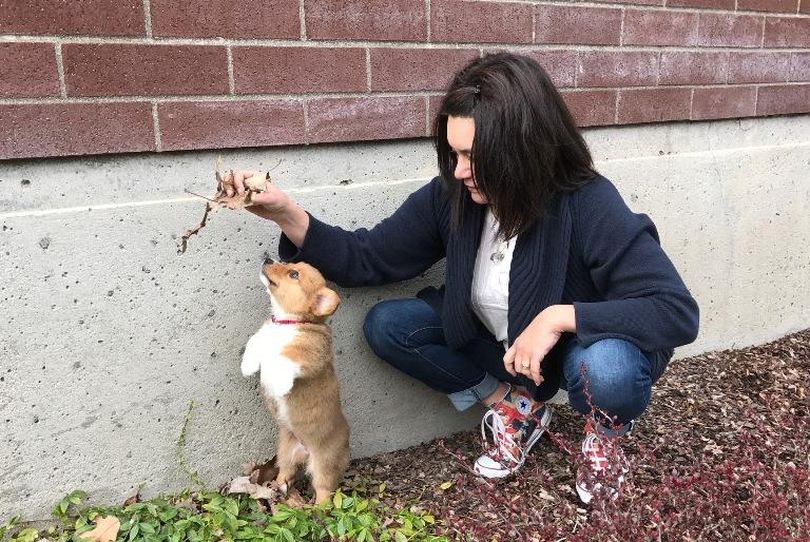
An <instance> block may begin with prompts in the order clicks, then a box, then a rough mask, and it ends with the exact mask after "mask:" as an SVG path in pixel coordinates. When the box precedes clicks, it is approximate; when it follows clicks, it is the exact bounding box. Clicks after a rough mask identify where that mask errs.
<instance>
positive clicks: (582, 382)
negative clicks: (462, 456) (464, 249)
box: [363, 298, 669, 434]
mask: <svg viewBox="0 0 810 542" xmlns="http://www.w3.org/2000/svg"><path fill="white" fill-rule="evenodd" d="M363 331H364V333H365V335H366V339H367V340H368V343H369V345H370V346H371V349H372V350H374V352H375V353H376V354H377V355H378V356H379V357H380V358H382V359H383V360H385V361H387V362H388V363H390V364H391V365H393V366H394V367H396V368H397V369H399V370H401V371H402V372H404V373H406V374H408V375H410V376H412V377H414V378H416V379H417V380H420V381H421V382H423V383H424V384H426V385H428V386H429V387H431V388H433V389H434V390H437V391H440V392H442V393H445V394H447V395H448V396H449V398H450V401H451V402H452V403H453V405H454V406H455V407H456V408H457V409H458V410H465V409H467V408H469V407H471V406H472V405H474V404H475V403H477V402H479V401H481V400H482V399H483V398H485V397H487V396H489V395H491V394H492V393H493V392H494V391H495V389H496V388H497V387H498V384H499V382H508V383H510V384H515V385H518V386H522V387H524V388H526V389H527V390H529V392H530V393H532V395H533V396H534V398H535V399H536V400H538V401H547V400H548V399H550V398H551V397H553V396H554V394H555V393H556V392H557V390H559V389H564V390H566V391H567V392H568V400H569V402H570V403H571V406H572V407H573V408H574V409H576V410H577V411H579V412H581V413H582V414H588V413H590V411H591V405H593V406H594V407H596V408H597V409H598V410H601V411H602V412H604V413H606V414H607V415H608V416H609V417H610V418H611V420H604V419H601V418H599V419H600V422H601V425H602V428H601V430H602V431H604V432H606V433H610V432H613V431H611V430H609V429H607V428H608V427H609V426H612V425H616V424H618V426H619V428H618V430H616V431H615V432H616V433H618V434H621V433H624V432H626V430H627V429H629V427H630V425H629V422H631V421H632V420H634V419H635V418H637V417H638V416H640V415H641V414H642V413H643V412H644V411H645V410H646V408H647V405H648V404H649V402H650V393H651V389H652V385H653V383H654V382H655V381H656V380H658V378H660V376H661V375H662V374H663V372H664V369H665V368H666V365H667V363H668V362H669V353H668V352H642V351H641V350H640V349H639V348H638V347H637V346H636V345H634V344H633V343H631V342H628V341H624V340H621V339H604V340H601V341H597V342H595V343H593V344H591V345H589V346H588V347H583V346H582V345H581V344H580V343H579V341H578V340H577V339H576V338H575V337H573V336H570V335H566V336H564V337H565V338H564V339H562V340H563V341H564V344H561V348H558V349H555V351H557V352H558V355H556V356H547V358H546V359H545V360H543V363H542V366H541V370H542V373H543V378H544V381H543V383H542V384H541V385H540V386H536V385H535V384H534V383H533V382H532V381H531V380H529V379H528V378H527V377H525V376H523V375H518V376H517V377H513V376H512V375H510V374H509V373H507V372H506V370H505V369H504V366H503V355H504V347H503V345H502V344H501V343H500V342H498V341H497V340H496V339H495V338H494V337H493V336H492V335H491V334H489V333H487V332H486V331H482V332H481V333H480V334H479V335H478V336H477V337H475V338H474V339H473V340H471V341H470V342H469V343H467V344H466V345H465V346H464V347H463V348H461V349H459V350H451V349H450V348H449V347H448V346H447V343H446V342H445V339H444V331H443V329H442V324H441V320H440V319H439V316H438V315H437V314H436V313H435V312H434V310H433V309H432V308H431V307H430V305H428V304H427V303H426V302H425V301H423V300H421V299H418V298H408V299H393V300H388V301H383V302H381V303H378V304H377V305H375V306H374V307H372V309H371V310H370V311H369V313H368V315H367V316H366V320H365V323H364V325H363ZM586 392H587V393H589V394H590V396H591V402H590V404H589V402H588V398H587V393H586Z"/></svg>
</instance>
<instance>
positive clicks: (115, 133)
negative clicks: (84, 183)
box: [0, 103, 155, 159]
mask: <svg viewBox="0 0 810 542" xmlns="http://www.w3.org/2000/svg"><path fill="white" fill-rule="evenodd" d="M0 118H2V119H3V122H2V123H0V159H6V158H31V157H41V156H67V155H77V154H102V153H117V152H141V151H153V150H155V136H154V131H153V127H152V107H151V105H150V104H148V103H118V104H113V103H106V104H31V105H0Z"/></svg>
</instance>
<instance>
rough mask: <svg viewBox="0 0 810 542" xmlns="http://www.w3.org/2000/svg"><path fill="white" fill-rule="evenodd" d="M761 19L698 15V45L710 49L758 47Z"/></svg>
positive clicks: (760, 40)
mask: <svg viewBox="0 0 810 542" xmlns="http://www.w3.org/2000/svg"><path fill="white" fill-rule="evenodd" d="M762 19H763V17H760V16H757V15H718V14H714V13H702V14H701V15H700V34H699V38H698V40H699V42H698V43H699V45H707V46H710V47H759V46H760V44H761V43H762Z"/></svg>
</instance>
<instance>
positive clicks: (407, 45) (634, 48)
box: [0, 12, 810, 53]
mask: <svg viewBox="0 0 810 542" xmlns="http://www.w3.org/2000/svg"><path fill="white" fill-rule="evenodd" d="M726 13H727V12H726ZM760 15H761V14H760ZM803 18H810V17H803ZM43 39H44V38H43V36H41V35H24V34H14V35H6V34H4V35H0V43H41V42H42V41H43ZM47 39H50V40H59V41H60V42H61V43H62V44H63V45H64V44H70V45H156V44H159V45H161V46H164V45H165V46H167V47H168V46H199V47H224V46H226V45H232V46H237V47H244V46H255V47H301V48H305V47H313V48H323V49H328V48H332V49H343V48H348V49H352V48H354V49H360V48H363V47H371V48H383V47H384V48H388V49H492V48H497V49H504V48H508V49H509V50H514V51H517V52H521V51H529V52H534V51H591V52H652V51H658V49H659V48H657V47H655V46H651V45H604V46H602V45H599V46H597V45H590V44H570V45H568V44H560V43H538V44H534V43H513V44H504V43H499V42H458V43H455V42H453V43H451V42H431V43H425V42H405V41H370V40H356V41H347V40H342V41H341V40H323V41H317V42H310V41H301V40H291V39H223V38H198V39H197V38H195V39H191V38H161V39H160V40H152V39H146V38H143V37H141V38H128V37H104V38H100V37H97V36H86V37H85V36H72V35H49V36H47ZM666 50H667V51H671V52H715V53H722V52H728V51H729V50H735V51H757V48H756V47H724V46H719V45H717V46H705V47H704V46H700V45H673V46H666ZM768 51H769V52H808V51H810V47H769V48H768Z"/></svg>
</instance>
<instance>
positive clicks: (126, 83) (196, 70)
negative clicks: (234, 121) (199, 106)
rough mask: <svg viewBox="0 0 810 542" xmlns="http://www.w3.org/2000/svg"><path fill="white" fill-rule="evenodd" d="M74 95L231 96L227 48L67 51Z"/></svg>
mask: <svg viewBox="0 0 810 542" xmlns="http://www.w3.org/2000/svg"><path fill="white" fill-rule="evenodd" d="M62 58H63V60H64V66H65V85H66V87H67V92H68V95H70V96H154V95H172V94H223V93H227V92H228V64H227V56H226V53H225V48H224V47H207V46H176V45H109V44H103V45H88V44H81V45H78V44H77V45H74V44H67V45H63V46H62Z"/></svg>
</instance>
